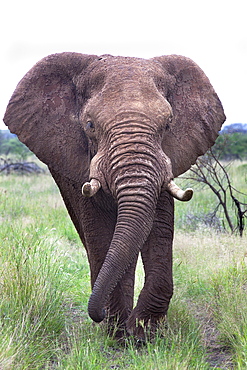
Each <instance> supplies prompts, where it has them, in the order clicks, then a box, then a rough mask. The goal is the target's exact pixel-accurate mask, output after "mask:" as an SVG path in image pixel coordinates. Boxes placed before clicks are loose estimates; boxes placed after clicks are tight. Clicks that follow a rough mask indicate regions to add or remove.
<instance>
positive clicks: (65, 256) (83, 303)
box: [0, 164, 247, 370]
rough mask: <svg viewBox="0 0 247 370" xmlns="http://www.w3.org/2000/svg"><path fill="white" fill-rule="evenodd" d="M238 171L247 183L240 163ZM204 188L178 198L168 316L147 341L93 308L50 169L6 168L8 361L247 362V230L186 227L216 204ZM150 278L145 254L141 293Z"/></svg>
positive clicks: (0, 278)
mask: <svg viewBox="0 0 247 370" xmlns="http://www.w3.org/2000/svg"><path fill="white" fill-rule="evenodd" d="M234 171H235V175H234V176H236V178H237V179H238V182H239V184H240V183H241V184H242V185H241V186H242V187H244V184H246V172H245V171H242V167H241V164H240V165H239V164H237V166H236V168H234ZM236 187H237V185H236ZM243 190H244V189H243ZM196 197H198V199H196V200H197V201H196V202H194V203H192V202H191V203H190V204H189V203H188V204H180V203H177V202H176V225H177V226H176V232H175V241H174V284H175V293H174V297H173V299H172V302H171V306H170V309H169V312H168V318H167V323H166V324H165V325H163V326H161V328H160V332H159V335H157V338H156V339H155V340H154V341H153V342H152V343H147V344H146V345H145V346H141V347H139V346H137V345H136V343H135V342H134V341H132V340H131V339H127V340H126V343H125V344H124V345H123V344H118V343H117V342H115V341H114V340H113V339H112V338H110V337H109V336H108V335H107V332H106V330H105V327H104V324H103V325H94V324H92V322H91V320H90V319H89V318H88V315H87V300H88V297H89V294H90V282H89V268H88V263H87V258H86V254H85V251H84V249H83V246H82V245H81V242H80V240H79V237H78V235H77V233H76V232H75V229H74V227H73V225H72V223H71V221H70V219H69V217H68V215H67V211H66V209H65V207H64V205H63V202H62V200H61V197H60V195H59V193H58V190H57V187H56V185H55V184H54V182H53V180H52V178H51V177H50V176H49V175H38V176H15V175H11V176H1V177H0V240H1V245H0V330H1V332H0V369H1V370H2V369H4V370H5V369H7V370H12V369H19V370H22V369H59V370H66V369H68V370H70V369H71V370H72V369H111V368H112V369H114V368H115V369H143V368H145V369H150V370H154V369H172V370H174V369H179V370H183V369H212V368H215V369H216V368H234V369H244V368H247V363H246V361H247V360H246V353H247V317H246V307H247V305H246V303H247V302H246V300H247V298H246V297H247V294H246V293H247V290H246V289H247V238H246V236H244V237H243V238H239V237H237V236H231V235H228V234H227V233H219V232H215V231H214V230H212V229H210V228H209V227H205V225H204V224H201V226H200V227H199V228H197V229H196V228H195V227H194V226H193V225H192V226H193V227H191V228H189V224H188V223H187V226H186V228H187V229H186V230H185V227H184V228H182V227H181V225H183V222H184V220H186V219H188V217H187V214H188V212H189V213H193V214H195V213H196V212H198V210H199V212H200V213H203V212H207V211H208V210H210V204H208V203H207V200H208V199H210V197H211V195H210V193H208V192H206V191H205V190H204V191H203V192H200V194H198V195H197V194H196ZM182 229H183V230H182ZM142 284H143V269H142V265H141V263H140V262H139V263H138V267H137V273H136V294H138V292H139V291H140V289H141V287H142ZM144 366H145V367H144Z"/></svg>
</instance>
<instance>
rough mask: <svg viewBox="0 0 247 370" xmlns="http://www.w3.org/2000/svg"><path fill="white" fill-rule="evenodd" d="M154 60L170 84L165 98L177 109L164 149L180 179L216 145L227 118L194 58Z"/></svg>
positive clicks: (174, 112)
mask: <svg viewBox="0 0 247 370" xmlns="http://www.w3.org/2000/svg"><path fill="white" fill-rule="evenodd" d="M153 60H154V61H156V62H159V63H160V64H161V65H162V67H163V69H164V70H165V74H166V76H167V78H168V81H169V83H168V86H166V90H165V89H164V95H165V97H166V99H167V100H168V101H169V103H170V104H171V106H172V109H173V123H172V125H171V128H170V131H167V134H166V135H165V139H164V141H163V144H162V147H163V150H164V152H165V153H166V154H167V155H168V156H169V157H170V159H171V162H172V167H173V174H174V177H177V176H178V175H180V174H182V173H183V172H185V171H187V170H188V169H189V168H190V167H191V165H192V164H194V163H195V161H196V159H197V157H198V156H200V155H203V154H204V153H205V152H206V151H207V150H208V149H209V148H210V147H211V146H212V145H213V144H214V142H215V140H216V138H217V136H218V131H219V130H220V128H221V126H222V124H223V122H224V121H225V115H224V111H223V108H222V105H221V102H220V100H219V98H218V96H217V95H216V93H215V91H214V89H213V87H212V85H211V84H210V81H209V79H208V78H207V76H206V75H205V73H204V72H203V71H202V70H201V68H199V67H198V65H196V63H194V62H193V61H192V60H191V59H188V58H185V57H182V56H178V55H169V56H162V57H157V58H154V59H153Z"/></svg>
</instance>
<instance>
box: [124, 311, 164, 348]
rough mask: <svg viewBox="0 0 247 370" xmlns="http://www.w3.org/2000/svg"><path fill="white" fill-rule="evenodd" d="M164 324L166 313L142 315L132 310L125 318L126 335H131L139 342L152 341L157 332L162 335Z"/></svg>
mask: <svg viewBox="0 0 247 370" xmlns="http://www.w3.org/2000/svg"><path fill="white" fill-rule="evenodd" d="M165 325H166V315H165V314H164V315H161V316H159V317H154V316H151V315H148V316H143V315H141V314H138V313H137V312H135V309H134V310H133V312H132V314H131V315H130V317H129V318H128V320H127V323H126V330H127V333H128V335H130V336H133V337H134V338H135V339H136V340H137V341H138V342H139V343H146V342H148V341H152V340H153V339H154V338H155V337H156V336H157V334H158V335H162V332H163V330H164V328H165Z"/></svg>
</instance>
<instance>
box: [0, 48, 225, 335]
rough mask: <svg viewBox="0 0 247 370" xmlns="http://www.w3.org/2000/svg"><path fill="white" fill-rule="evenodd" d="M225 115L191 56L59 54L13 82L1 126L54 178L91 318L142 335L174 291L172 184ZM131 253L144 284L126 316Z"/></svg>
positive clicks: (184, 196)
mask: <svg viewBox="0 0 247 370" xmlns="http://www.w3.org/2000/svg"><path fill="white" fill-rule="evenodd" d="M224 120H225V116H224V112H223V108H222V105H221V102H220V100H219V98H218V97H217V95H216V93H215V91H214V89H213V87H212V86H211V84H210V82H209V80H208V78H207V77H206V75H205V74H204V72H203V71H202V70H201V69H200V68H199V67H198V66H197V65H196V64H195V63H194V62H193V61H192V60H190V59H188V58H185V57H183V56H177V55H168V56H161V57H156V58H152V59H147V60H146V59H139V58H129V57H114V56H111V55H103V56H100V57H99V56H96V55H84V54H79V53H59V54H54V55H50V56H48V57H46V58H44V59H42V60H41V61H39V62H38V63H37V64H36V65H35V66H34V67H33V68H32V69H31V70H30V71H29V72H28V73H27V74H26V75H25V76H24V77H23V79H22V80H21V81H20V83H19V84H18V85H17V88H16V90H15V92H14V94H13V96H12V97H11V100H10V102H9V105H8V107H7V110H6V114H5V118H4V121H5V123H6V125H7V126H8V127H9V129H10V131H11V132H13V133H15V134H17V135H18V137H19V139H20V140H21V141H22V142H23V143H24V144H26V145H27V146H28V147H29V148H30V149H31V150H32V151H33V152H34V153H35V154H36V155H37V157H38V158H39V159H40V160H41V161H43V162H44V163H46V164H47V165H48V167H49V169H50V172H51V174H52V176H53V178H54V179H55V181H56V183H57V185H58V187H59V189H60V192H61V195H62V197H63V200H64V202H65V205H66V207H67V209H68V212H69V215H70V217H71V219H72V221H73V223H74V225H75V227H76V230H77V232H78V234H79V236H80V238H81V240H82V243H83V244H84V246H85V248H86V251H87V255H88V260H89V264H90V272H91V286H92V294H91V297H90V299H89V305H88V312H89V315H90V317H91V318H92V320H94V321H95V322H100V321H102V320H103V319H104V318H106V319H107V320H108V323H109V327H111V325H112V323H116V325H117V327H118V329H119V331H117V333H120V335H127V334H132V335H135V336H136V337H137V338H143V337H144V336H145V328H146V327H149V328H150V327H151V329H154V330H155V328H156V327H157V326H158V324H159V322H160V321H161V320H163V319H164V318H165V316H166V314H167V309H168V305H169V301H170V299H171V297H172V293H173V281H172V241H173V229H174V201H173V197H175V198H177V199H180V200H182V201H183V200H189V199H190V198H191V196H192V190H191V189H187V190H185V191H183V190H181V189H179V188H178V187H177V185H176V184H175V182H174V181H173V180H174V178H175V177H177V176H178V175H180V174H182V173H183V172H185V171H186V170H188V169H189V168H190V166H191V165H192V164H193V163H195V161H196V159H197V157H198V156H200V155H202V154H204V153H205V152H206V151H207V150H208V148H210V147H211V146H212V145H213V144H214V141H215V139H216V138H217V135H218V131H219V130H220V128H221V125H222V123H223V122H224ZM139 252H140V253H141V257H142V261H143V265H144V271H145V283H144V287H143V289H142V291H141V293H140V295H139V298H138V301H137V304H136V307H135V308H134V309H133V294H134V275H135V267H136V262H137V258H138V254H139Z"/></svg>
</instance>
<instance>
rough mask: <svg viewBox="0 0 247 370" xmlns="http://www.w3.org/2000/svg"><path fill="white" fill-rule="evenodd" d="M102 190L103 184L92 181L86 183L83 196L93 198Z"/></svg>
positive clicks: (83, 187)
mask: <svg viewBox="0 0 247 370" xmlns="http://www.w3.org/2000/svg"><path fill="white" fill-rule="evenodd" d="M100 188H101V183H100V182H99V180H96V179H92V180H91V181H90V182H85V184H83V186H82V195H84V197H88V198H90V197H92V196H94V195H95V194H96V193H97V191H98V190H99V189H100Z"/></svg>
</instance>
